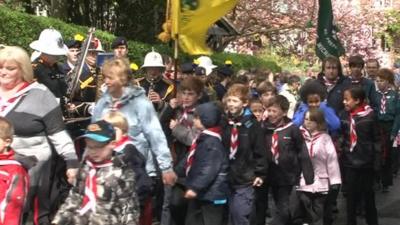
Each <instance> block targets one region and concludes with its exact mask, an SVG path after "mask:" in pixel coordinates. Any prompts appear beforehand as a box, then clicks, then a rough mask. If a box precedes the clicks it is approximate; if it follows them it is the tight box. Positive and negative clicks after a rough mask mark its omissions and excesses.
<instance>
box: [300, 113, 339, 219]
mask: <svg viewBox="0 0 400 225" xmlns="http://www.w3.org/2000/svg"><path fill="white" fill-rule="evenodd" d="M300 130H301V132H302V134H303V137H304V140H305V142H306V145H307V149H308V152H309V155H310V158H311V162H312V164H313V168H314V183H312V184H310V185H306V184H305V181H304V178H303V177H302V178H301V180H300V185H299V186H298V187H297V188H296V189H297V193H296V194H297V200H298V201H297V202H296V203H297V204H295V205H294V206H295V207H294V212H293V214H294V215H293V219H294V221H295V222H296V223H297V222H301V224H304V223H308V224H323V212H324V206H325V201H326V198H327V196H328V191H329V190H338V189H339V187H340V184H341V182H342V181H341V177H340V169H339V163H338V159H337V155H336V149H335V146H334V144H333V141H332V139H331V137H330V136H329V134H328V133H327V132H326V125H325V118H324V114H323V112H322V111H321V110H319V109H310V110H309V111H308V112H307V113H306V116H305V119H304V125H303V126H301V127H300Z"/></svg>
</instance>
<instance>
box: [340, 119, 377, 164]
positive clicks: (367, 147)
mask: <svg viewBox="0 0 400 225" xmlns="http://www.w3.org/2000/svg"><path fill="white" fill-rule="evenodd" d="M340 120H341V124H342V134H343V138H342V142H341V149H343V153H342V158H341V160H342V162H343V165H344V166H345V167H351V168H359V169H361V168H373V167H374V163H375V155H374V153H375V151H376V149H380V141H379V137H380V135H379V129H377V127H378V125H377V123H376V121H375V116H374V113H373V112H371V113H370V114H368V115H367V116H365V117H355V118H354V121H355V126H356V133H357V144H356V146H355V147H354V149H353V151H352V152H350V116H349V113H347V112H343V113H342V114H341V115H340Z"/></svg>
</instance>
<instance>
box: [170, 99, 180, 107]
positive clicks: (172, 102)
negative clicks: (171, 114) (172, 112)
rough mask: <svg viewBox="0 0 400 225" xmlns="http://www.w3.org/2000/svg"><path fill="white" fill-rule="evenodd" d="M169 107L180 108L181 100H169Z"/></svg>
mask: <svg viewBox="0 0 400 225" xmlns="http://www.w3.org/2000/svg"><path fill="white" fill-rule="evenodd" d="M169 106H171V108H173V109H176V107H178V106H179V100H178V99H177V98H173V99H171V100H169Z"/></svg>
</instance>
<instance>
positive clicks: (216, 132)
mask: <svg viewBox="0 0 400 225" xmlns="http://www.w3.org/2000/svg"><path fill="white" fill-rule="evenodd" d="M200 134H207V135H210V136H214V137H216V138H218V139H219V140H221V127H211V128H207V129H205V130H203V131H202V132H201V133H200ZM200 134H199V135H198V136H197V137H196V138H195V139H193V141H192V145H191V146H190V148H189V155H188V157H187V160H186V166H185V167H186V176H187V175H188V174H189V171H190V169H191V168H192V165H193V160H194V154H195V153H196V148H197V139H198V137H199V136H200Z"/></svg>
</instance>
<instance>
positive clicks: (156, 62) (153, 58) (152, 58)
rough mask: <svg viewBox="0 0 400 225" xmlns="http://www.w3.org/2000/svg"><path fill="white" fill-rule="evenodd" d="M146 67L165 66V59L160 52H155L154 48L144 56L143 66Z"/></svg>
mask: <svg viewBox="0 0 400 225" xmlns="http://www.w3.org/2000/svg"><path fill="white" fill-rule="evenodd" d="M146 67H162V68H165V65H164V63H163V59H162V57H161V55H160V53H158V52H155V51H154V50H153V51H151V52H149V53H147V54H146V56H145V57H144V63H143V65H142V68H146Z"/></svg>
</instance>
